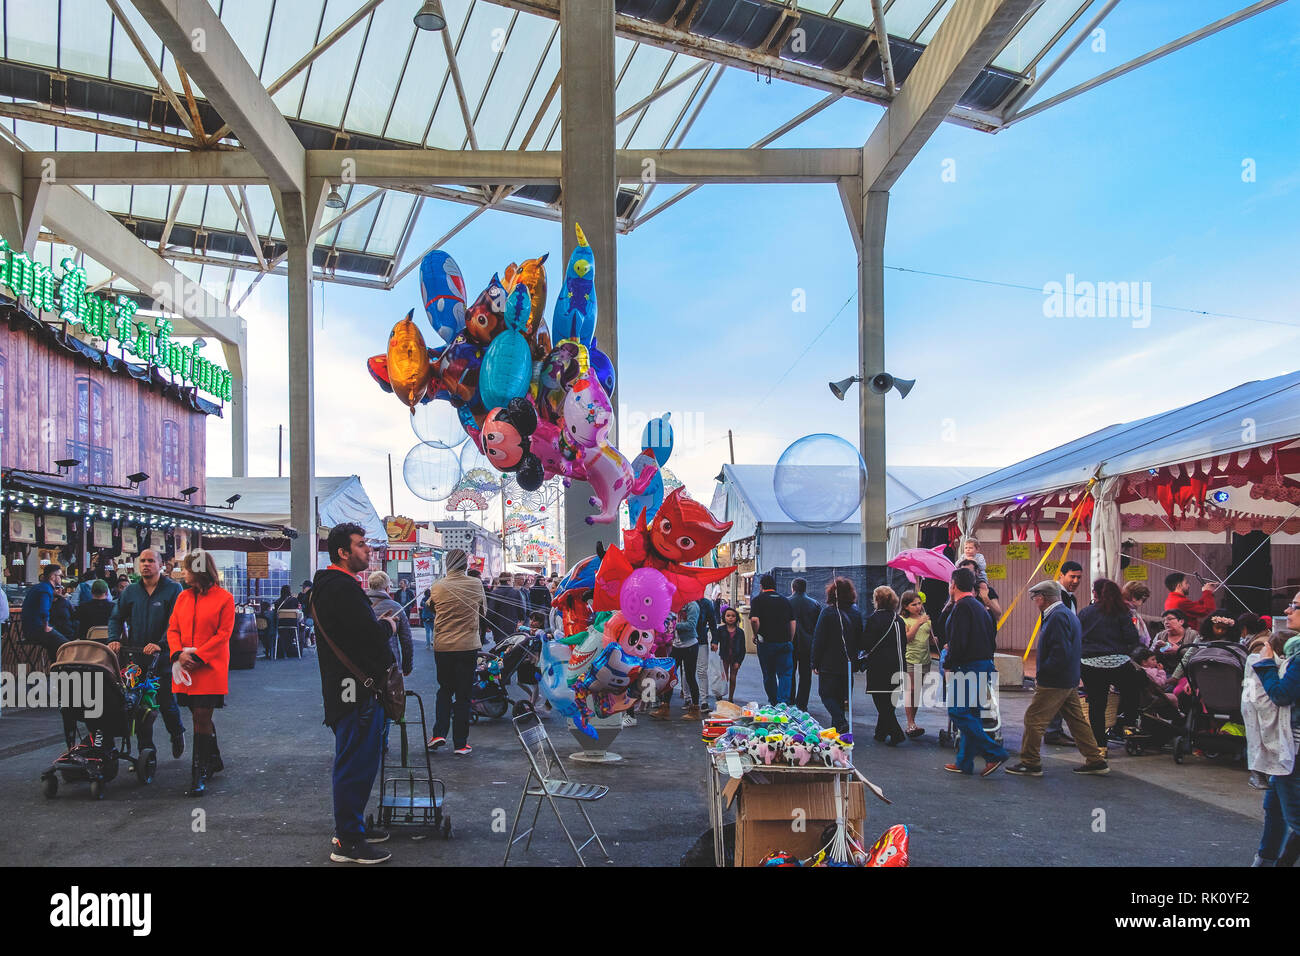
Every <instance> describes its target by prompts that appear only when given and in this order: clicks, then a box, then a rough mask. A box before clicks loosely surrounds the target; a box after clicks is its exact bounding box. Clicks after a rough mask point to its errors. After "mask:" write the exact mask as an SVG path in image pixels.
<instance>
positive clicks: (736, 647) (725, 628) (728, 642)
mask: <svg viewBox="0 0 1300 956" xmlns="http://www.w3.org/2000/svg"><path fill="white" fill-rule="evenodd" d="M714 637H715V639H716V640H717V642H718V659H719V660H721V661H722V672H723V674H725V675H726V678H727V700H729V701H731V702H732V703H733V704H734V703H735V702H736V675H737V674H739V673H740V665H741V663H742V662H743V661H744V660H745V628H744V627H742V626H741V623H740V612H739V611H737V610H736V609H735V608H734V607H729V608H727V609H725V610H724V611H723V612H722V626H721V627H719V628H718V631H717V633H716V634H715V635H714Z"/></svg>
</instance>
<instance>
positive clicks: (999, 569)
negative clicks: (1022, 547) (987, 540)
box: [984, 564, 1007, 581]
mask: <svg viewBox="0 0 1300 956" xmlns="http://www.w3.org/2000/svg"><path fill="white" fill-rule="evenodd" d="M984 570H985V573H986V574H987V575H988V578H989V580H990V581H1005V580H1006V579H1007V566H1006V565H1005V564H990V565H989V566H988V567H987V568H985V569H984Z"/></svg>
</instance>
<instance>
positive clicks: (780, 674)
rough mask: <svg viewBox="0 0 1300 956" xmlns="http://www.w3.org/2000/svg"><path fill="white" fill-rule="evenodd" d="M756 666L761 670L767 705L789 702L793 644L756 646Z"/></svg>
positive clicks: (766, 642) (786, 642)
mask: <svg viewBox="0 0 1300 956" xmlns="http://www.w3.org/2000/svg"><path fill="white" fill-rule="evenodd" d="M758 666H759V667H761V668H762V669H763V690H764V691H766V692H767V702H768V703H769V704H788V703H789V702H790V681H791V678H792V677H793V676H794V642H793V641H782V642H781V643H779V644H772V643H770V642H768V641H762V642H760V643H759V645H758Z"/></svg>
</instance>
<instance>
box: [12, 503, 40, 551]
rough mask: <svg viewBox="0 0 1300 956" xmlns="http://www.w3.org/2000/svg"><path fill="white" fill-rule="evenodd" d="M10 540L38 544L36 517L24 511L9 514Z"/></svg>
mask: <svg viewBox="0 0 1300 956" xmlns="http://www.w3.org/2000/svg"><path fill="white" fill-rule="evenodd" d="M9 540H10V541H14V542H23V543H25V544H35V543H36V515H33V514H27V513H25V512H22V511H11V512H9Z"/></svg>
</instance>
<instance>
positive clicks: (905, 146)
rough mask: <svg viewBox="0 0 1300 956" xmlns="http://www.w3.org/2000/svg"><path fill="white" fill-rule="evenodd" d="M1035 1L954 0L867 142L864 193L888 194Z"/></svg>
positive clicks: (863, 165) (863, 170)
mask: <svg viewBox="0 0 1300 956" xmlns="http://www.w3.org/2000/svg"><path fill="white" fill-rule="evenodd" d="M1036 2H1039V0H957V3H956V5H955V6H954V7H953V8H952V11H951V12H950V13H949V14H948V15H947V16H946V17H944V20H943V23H942V24H941V25H940V26H939V31H938V32H937V33H936V34H935V35H934V39H933V40H931V41H930V44H929V45H928V46H927V47H926V48H925V52H924V53H922V54H921V58H920V59H919V60H918V61H917V63H916V66H915V67H914V68H913V69H912V72H911V73H909V74H908V75H907V82H906V83H904V84H903V88H902V90H901V91H900V92H899V94H898V95H897V96H896V97H895V98H894V101H893V103H892V104H890V107H889V109H887V110H886V111H885V115H884V116H882V117H881V118H880V120H879V122H877V123H876V128H875V129H874V130H872V132H871V136H870V137H869V138H868V139H867V143H866V146H865V147H864V152H863V164H862V179H863V186H864V188H865V189H866V191H867V192H879V191H887V190H889V189H890V188H891V187H892V186H893V185H894V183H895V182H897V180H898V177H899V176H900V175H902V172H903V170H904V169H906V168H907V164H908V163H910V162H911V161H912V157H914V156H915V155H916V154H917V153H918V152H919V151H920V149H921V147H922V146H924V145H925V143H926V141H927V140H928V139H929V138H930V136H931V135H932V134H933V133H934V131H935V130H936V129H938V128H939V124H940V123H942V122H943V121H944V119H945V118H947V116H948V114H949V112H951V110H952V109H953V107H955V106H956V105H957V100H958V99H959V98H960V97H961V95H962V94H963V93H965V92H966V91H967V90H968V89H970V86H971V84H972V83H973V82H975V78H976V77H977V76H979V73H980V70H982V69H984V67H985V66H987V65H988V63H989V60H990V59H992V57H993V56H994V55H995V54H996V53H997V51H998V50H999V49H1000V48H1001V47H1002V46H1003V45H1004V44H1005V43H1006V42H1007V39H1008V37H1009V36H1010V35H1011V33H1012V31H1013V30H1014V29H1015V27H1016V25H1017V24H1019V23H1020V19H1021V17H1023V16H1024V14H1025V12H1026V11H1027V10H1028V9H1029V8H1030V7H1031V6H1033V5H1034V4H1035V3H1036Z"/></svg>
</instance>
